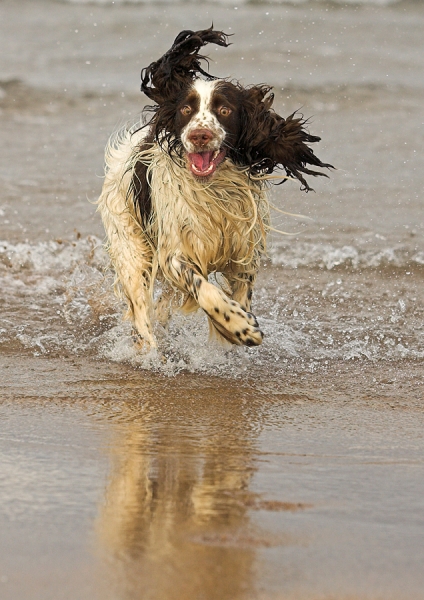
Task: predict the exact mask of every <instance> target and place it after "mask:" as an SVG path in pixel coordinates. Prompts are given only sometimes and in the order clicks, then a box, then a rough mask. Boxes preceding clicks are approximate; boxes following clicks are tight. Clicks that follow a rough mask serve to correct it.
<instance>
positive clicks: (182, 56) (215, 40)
mask: <svg viewBox="0 0 424 600" xmlns="http://www.w3.org/2000/svg"><path fill="white" fill-rule="evenodd" d="M227 38H228V35H226V34H225V33H223V32H222V31H214V30H213V25H212V27H210V28H209V29H204V30H202V31H189V30H187V31H182V32H181V33H179V34H178V35H177V37H176V38H175V41H174V43H173V45H172V48H171V49H170V50H168V52H167V53H166V54H164V55H163V56H162V58H160V59H159V60H157V61H156V62H153V63H151V64H150V65H149V66H148V67H146V68H145V69H143V70H142V71H141V91H142V92H144V93H145V94H146V96H148V97H149V98H150V99H151V100H153V101H154V102H157V103H158V104H161V103H163V102H164V101H166V100H169V99H172V98H175V97H176V96H178V94H179V93H180V92H181V90H182V89H183V88H184V87H185V86H187V84H188V83H190V81H192V80H193V79H195V77H196V76H197V74H198V73H201V74H202V75H204V76H205V77H207V78H208V79H215V78H214V77H213V76H212V75H209V74H208V73H206V72H205V71H204V70H203V69H202V67H201V61H202V60H204V61H206V62H207V58H206V57H204V56H201V55H200V54H199V50H200V48H202V46H205V45H206V44H218V46H228V45H229V44H228V41H227Z"/></svg>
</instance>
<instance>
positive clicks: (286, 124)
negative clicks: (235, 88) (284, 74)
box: [240, 85, 334, 191]
mask: <svg viewBox="0 0 424 600" xmlns="http://www.w3.org/2000/svg"><path fill="white" fill-rule="evenodd" d="M270 91H271V88H270V87H268V86H264V85H258V86H253V87H250V88H247V89H245V90H244V94H243V96H244V97H243V104H242V113H243V120H244V121H245V122H244V126H243V131H244V135H243V138H242V139H241V140H240V149H241V151H242V153H243V154H244V155H245V158H246V162H247V164H249V165H250V167H251V171H252V172H253V173H261V172H262V173H267V174H270V173H272V172H273V171H274V170H275V169H277V168H283V169H284V170H285V171H286V173H287V175H288V176H289V177H296V178H297V179H298V180H299V181H300V182H301V183H302V189H304V190H306V191H309V190H310V189H312V188H310V187H309V185H308V183H307V182H306V180H305V178H304V177H303V175H302V174H305V175H314V176H317V175H321V176H324V177H328V175H327V174H326V173H321V172H319V171H313V170H311V169H309V168H308V167H307V165H312V166H315V167H321V168H334V167H333V166H332V165H330V164H326V163H323V162H321V161H320V159H319V158H318V157H317V156H315V154H314V152H313V150H312V148H310V147H309V146H308V144H310V143H313V142H319V141H320V139H321V138H319V137H318V136H315V135H310V134H309V133H308V132H307V131H306V129H305V127H304V126H305V124H306V121H305V120H304V119H303V118H302V117H301V116H300V117H297V116H296V113H293V114H292V115H290V116H289V117H287V119H283V117H280V115H278V114H277V113H276V112H274V110H272V109H271V106H272V102H273V99H274V95H273V94H271V93H270Z"/></svg>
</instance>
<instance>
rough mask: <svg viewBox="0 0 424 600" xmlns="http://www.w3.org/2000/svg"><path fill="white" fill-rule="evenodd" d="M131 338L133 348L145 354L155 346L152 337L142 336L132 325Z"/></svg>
mask: <svg viewBox="0 0 424 600" xmlns="http://www.w3.org/2000/svg"><path fill="white" fill-rule="evenodd" d="M131 339H132V342H133V345H134V349H135V350H137V351H139V352H143V353H146V354H147V353H148V352H150V350H151V349H152V348H156V343H155V341H154V340H153V339H147V338H145V337H143V336H142V335H141V334H140V333H139V332H138V331H137V330H136V329H135V328H134V327H133V328H132V330H131Z"/></svg>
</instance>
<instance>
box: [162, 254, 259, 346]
mask: <svg viewBox="0 0 424 600" xmlns="http://www.w3.org/2000/svg"><path fill="white" fill-rule="evenodd" d="M162 270H163V271H164V274H165V276H166V277H167V278H169V279H170V280H171V282H172V283H173V285H175V286H177V287H178V288H179V289H181V290H182V291H184V292H186V293H188V294H189V295H190V296H192V298H193V299H194V300H195V301H196V302H197V304H198V305H199V306H200V308H202V309H203V310H204V311H205V313H206V314H207V315H208V317H209V319H210V321H211V323H212V324H213V326H214V327H215V329H216V330H217V331H218V332H219V333H220V334H221V335H222V336H223V337H224V338H225V339H226V340H228V341H229V342H231V343H232V344H237V345H238V346H243V345H244V346H259V345H260V344H261V343H262V339H263V333H262V331H261V330H260V329H259V325H258V322H257V320H256V317H255V316H254V315H252V313H250V312H248V311H247V310H245V309H244V308H242V307H241V306H240V304H239V303H238V302H236V301H235V300H233V299H231V298H228V296H227V295H226V294H225V293H224V292H223V291H221V290H220V289H218V288H217V287H216V286H215V285H213V284H212V283H209V282H208V281H207V279H205V278H204V277H203V276H202V275H200V274H199V273H198V272H197V271H196V270H195V268H194V267H192V266H190V263H189V262H188V261H185V260H184V258H183V257H181V256H179V257H176V256H174V257H172V259H171V260H169V261H168V265H167V268H166V269H164V268H163V267H162Z"/></svg>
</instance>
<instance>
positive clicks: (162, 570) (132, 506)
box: [98, 390, 261, 600]
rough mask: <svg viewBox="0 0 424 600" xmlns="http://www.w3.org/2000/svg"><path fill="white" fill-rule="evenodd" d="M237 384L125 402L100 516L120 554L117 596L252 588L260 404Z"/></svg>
mask: <svg viewBox="0 0 424 600" xmlns="http://www.w3.org/2000/svg"><path fill="white" fill-rule="evenodd" d="M203 394H204V392H203ZM231 394H232V396H233V397H231V398H230V397H228V394H227V397H225V395H226V394H225V393H222V390H221V393H220V392H219V391H214V392H211V391H210V390H209V392H208V394H207V397H205V398H204V399H200V400H199V398H198V397H194V396H193V397H192V398H190V397H186V398H185V399H183V400H178V399H177V400H176V401H175V403H173V404H171V402H170V401H169V400H165V401H161V400H159V401H157V400H156V401H155V403H154V402H153V401H152V402H151V403H150V405H149V404H148V403H147V402H146V403H144V404H143V405H142V406H141V405H139V408H138V409H137V408H134V407H131V406H130V405H127V406H126V408H125V411H124V413H125V414H124V417H123V420H125V423H121V424H120V425H119V434H118V438H117V439H116V442H115V444H114V451H113V454H114V456H113V461H112V462H113V467H112V470H111V476H110V479H109V482H108V485H107V489H106V493H105V499H104V504H103V506H102V508H101V511H100V516H99V522H98V531H99V537H100V539H101V542H102V546H103V547H104V548H106V549H107V552H108V554H109V556H110V555H113V557H114V559H115V565H116V564H120V576H119V577H120V578H121V586H120V588H121V589H120V594H119V596H117V597H120V598H121V597H125V598H131V599H136V598H137V599H138V598H143V599H144V598H152V599H158V600H167V599H168V598H169V599H171V598H172V599H174V600H177V599H181V600H182V599H184V600H187V599H196V598H199V599H200V598H203V599H206V600H214V599H217V600H218V599H219V600H225V599H227V598H228V599H229V600H230V599H231V600H237V599H239V598H240V599H241V598H244V597H246V594H248V593H249V590H250V591H252V585H253V583H252V566H253V562H254V559H255V544H254V543H253V542H252V536H251V530H250V524H249V516H248V511H247V506H248V505H249V499H250V498H251V494H250V492H249V482H250V479H251V477H252V474H253V472H254V464H253V452H254V449H255V448H254V447H255V439H256V433H255V432H256V431H257V430H258V424H259V423H258V413H259V414H260V412H261V411H260V409H259V410H257V408H255V406H254V404H255V403H254V400H253V398H250V399H249V398H246V396H245V397H244V398H243V397H242V394H240V397H238V398H237V397H236V398H234V394H233V391H232V392H231ZM220 396H221V397H220ZM122 569H123V570H122ZM124 580H125V584H124V583H123V581H124ZM115 583H116V582H115ZM122 585H124V587H125V589H126V590H127V592H125V593H124V595H122V594H123V590H122Z"/></svg>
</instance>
